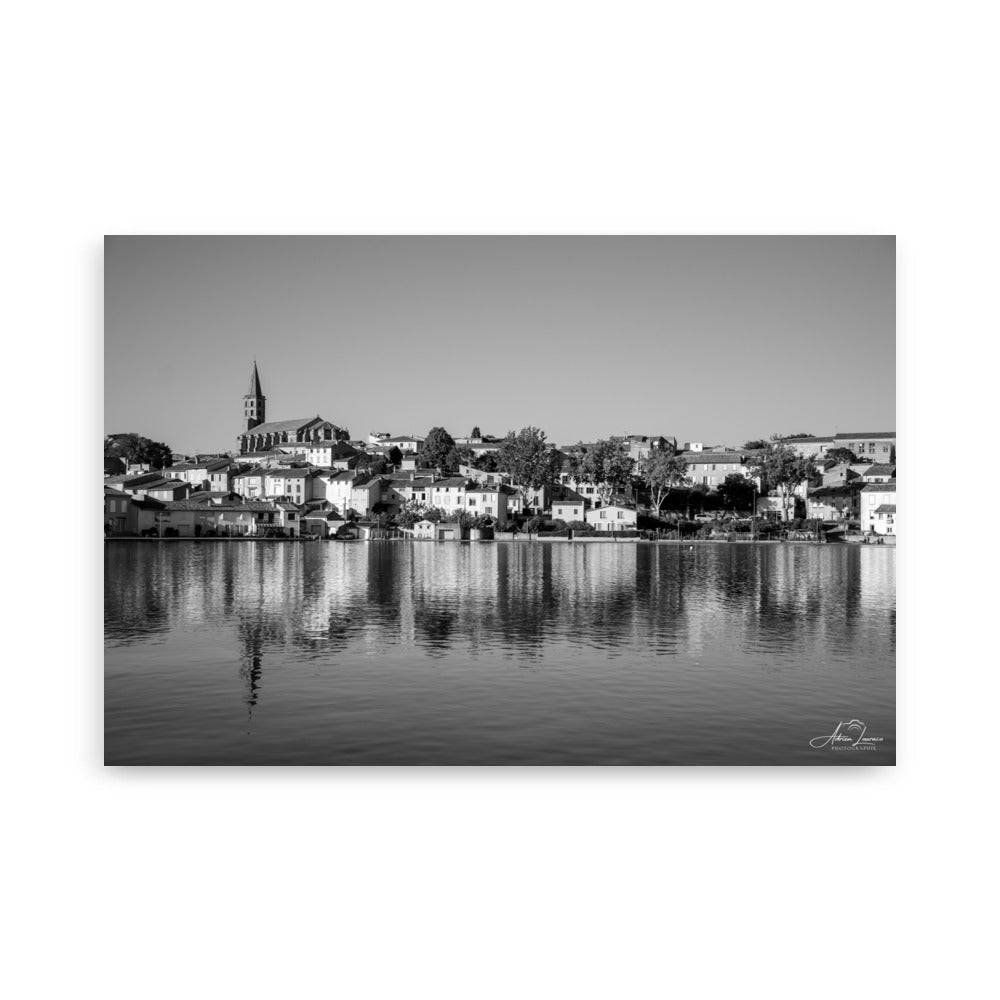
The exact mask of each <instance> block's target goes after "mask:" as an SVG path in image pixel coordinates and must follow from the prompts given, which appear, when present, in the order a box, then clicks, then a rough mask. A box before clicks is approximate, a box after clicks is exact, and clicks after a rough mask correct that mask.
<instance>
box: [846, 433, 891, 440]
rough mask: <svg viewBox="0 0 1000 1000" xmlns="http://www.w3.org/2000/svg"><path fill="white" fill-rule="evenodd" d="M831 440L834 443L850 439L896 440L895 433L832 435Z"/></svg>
mask: <svg viewBox="0 0 1000 1000" xmlns="http://www.w3.org/2000/svg"><path fill="white" fill-rule="evenodd" d="M833 438H834V440H835V441H846V440H849V439H850V438H858V439H859V440H860V439H861V438H876V439H884V440H887V441H895V440H896V432H895V431H855V432H854V433H853V434H834V435H833Z"/></svg>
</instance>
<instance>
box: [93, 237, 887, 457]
mask: <svg viewBox="0 0 1000 1000" xmlns="http://www.w3.org/2000/svg"><path fill="white" fill-rule="evenodd" d="M104 357H105V402H104V417H105V431H106V433H116V432H125V431H135V432H137V433H139V434H143V435H145V436H147V437H151V438H153V439H155V440H158V441H164V442H166V443H167V444H169V445H170V446H171V447H172V448H173V449H174V450H175V451H181V452H195V451H203V452H205V451H215V450H227V449H230V448H234V447H235V446H236V435H237V434H238V433H239V432H240V430H241V414H242V398H243V394H244V393H245V392H246V391H247V385H248V383H249V380H250V372H251V368H252V365H253V359H254V357H256V358H257V364H258V367H259V369H260V378H261V384H262V386H263V389H264V394H265V396H266V397H267V418H268V420H282V419H291V418H294V417H300V416H303V417H304V416H313V415H316V414H317V413H318V414H320V415H321V416H323V417H324V418H326V419H328V420H332V421H333V422H334V423H336V424H340V425H341V426H344V427H347V428H349V429H350V431H351V434H352V436H354V437H361V436H365V435H367V434H368V432H369V431H371V430H379V431H389V432H390V433H392V434H405V433H413V434H425V433H426V432H427V430H428V429H429V428H430V427H432V426H435V425H441V426H444V427H446V428H447V429H448V430H449V431H450V432H451V433H452V434H453V435H454V436H456V437H457V436H460V435H465V434H468V433H469V431H470V430H471V429H472V427H473V426H474V425H476V424H478V425H479V426H480V427H481V428H482V430H483V432H484V433H487V434H498V435H499V434H503V433H505V432H506V431H507V430H509V429H517V428H520V427H523V426H525V425H527V424H533V425H535V426H538V427H541V428H542V429H543V430H545V431H546V433H547V434H548V437H549V440H551V441H555V442H557V443H559V444H567V443H570V442H573V441H577V440H581V439H582V440H585V441H586V440H594V439H596V438H598V437H607V436H608V435H611V434H664V435H673V436H675V437H677V438H678V439H679V440H680V441H703V442H705V443H709V444H718V443H722V444H731V445H740V444H742V443H743V442H744V441H745V440H747V439H749V438H756V437H766V436H769V435H770V434H772V433H779V432H780V433H795V432H806V433H812V434H817V435H821V434H829V433H834V432H836V431H863V430H876V431H881V430H894V429H895V412H896V390H895V368H896V360H895V239H894V237H891V236H867V237H853V236H824V237H812V236H809V237H805V236H796V237H750V236H743V237H740V236H736V237H264V236H237V237H215V236H213V237H194V236H192V237H187V236H114V237H108V238H107V239H106V242H105V348H104Z"/></svg>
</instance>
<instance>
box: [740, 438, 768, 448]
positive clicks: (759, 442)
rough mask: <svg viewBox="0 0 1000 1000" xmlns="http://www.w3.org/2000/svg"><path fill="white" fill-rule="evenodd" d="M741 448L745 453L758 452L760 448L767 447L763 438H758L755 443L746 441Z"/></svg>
mask: <svg viewBox="0 0 1000 1000" xmlns="http://www.w3.org/2000/svg"><path fill="white" fill-rule="evenodd" d="M743 447H744V449H745V450H746V451H760V449H761V448H766V447H767V442H766V441H765V440H764V439H763V438H760V439H759V440H757V441H747V442H746V444H744V445H743Z"/></svg>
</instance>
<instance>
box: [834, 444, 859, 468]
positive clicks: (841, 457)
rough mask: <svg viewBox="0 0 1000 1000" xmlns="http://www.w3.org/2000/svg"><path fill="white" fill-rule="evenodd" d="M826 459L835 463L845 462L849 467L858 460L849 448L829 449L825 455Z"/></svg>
mask: <svg viewBox="0 0 1000 1000" xmlns="http://www.w3.org/2000/svg"><path fill="white" fill-rule="evenodd" d="M826 457H827V458H829V459H832V460H833V461H834V462H837V463H840V462H847V463H848V465H851V464H853V463H854V462H857V460H858V456H857V455H855V454H854V452H853V451H851V449H850V448H831V449H830V450H829V451H828V452H827V453H826Z"/></svg>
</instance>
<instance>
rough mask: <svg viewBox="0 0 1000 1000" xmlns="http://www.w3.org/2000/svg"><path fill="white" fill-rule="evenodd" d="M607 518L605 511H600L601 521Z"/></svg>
mask: <svg viewBox="0 0 1000 1000" xmlns="http://www.w3.org/2000/svg"><path fill="white" fill-rule="evenodd" d="M607 516H608V512H607V511H606V510H602V511H601V517H602V519H603V518H605V517H607Z"/></svg>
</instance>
